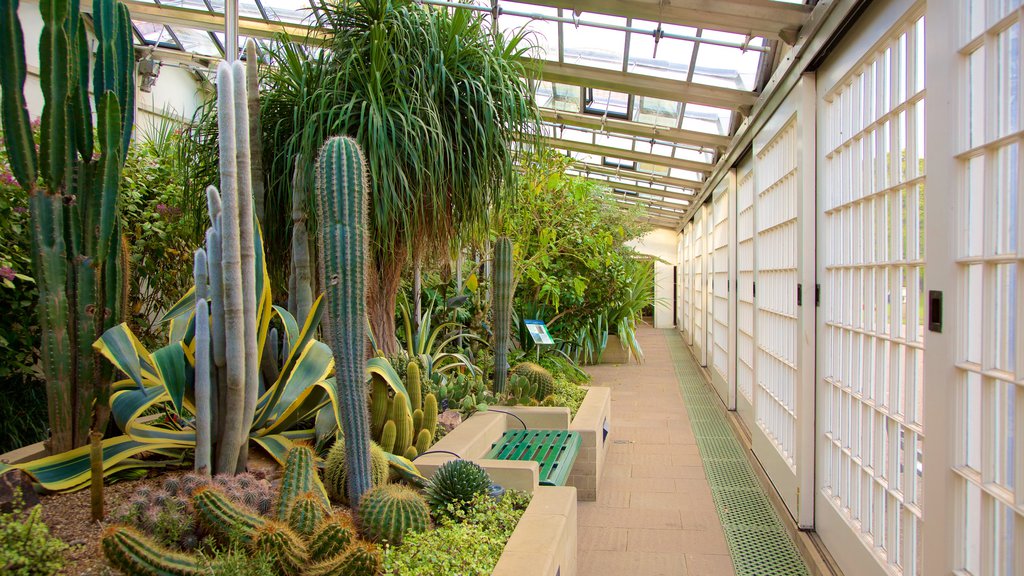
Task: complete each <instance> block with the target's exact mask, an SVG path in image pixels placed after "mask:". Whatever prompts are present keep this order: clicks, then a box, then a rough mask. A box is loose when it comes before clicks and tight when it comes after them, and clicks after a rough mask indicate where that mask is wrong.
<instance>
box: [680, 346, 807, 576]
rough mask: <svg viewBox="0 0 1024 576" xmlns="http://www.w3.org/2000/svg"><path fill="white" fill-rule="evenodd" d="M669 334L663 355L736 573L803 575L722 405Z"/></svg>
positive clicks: (793, 548) (743, 575) (797, 555)
mask: <svg viewBox="0 0 1024 576" xmlns="http://www.w3.org/2000/svg"><path fill="white" fill-rule="evenodd" d="M671 332H672V334H669V335H666V339H667V340H668V349H669V354H670V355H671V357H672V363H673V365H674V366H675V370H676V377H677V378H678V379H679V388H680V389H681V390H682V393H683V402H684V403H685V404H686V409H687V411H688V412H689V415H690V424H691V426H692V427H693V435H694V438H695V439H696V442H697V447H698V449H699V450H700V456H701V460H702V461H703V463H704V473H705V476H707V480H708V484H709V485H710V487H711V496H712V499H713V500H714V503H715V509H716V510H717V511H718V518H719V520H721V522H722V528H723V529H724V530H725V540H726V543H727V544H728V546H729V554H730V556H731V557H732V563H733V568H735V570H736V574H737V576H804V575H809V574H810V570H808V569H807V565H806V563H804V560H803V557H801V556H800V552H799V551H798V550H797V548H796V545H795V544H793V540H792V539H790V537H789V534H788V533H787V532H786V529H785V527H784V525H783V524H782V520H780V519H779V516H778V514H777V513H776V511H775V508H774V507H773V506H772V504H771V502H770V501H769V500H768V496H767V495H765V493H764V490H762V488H761V484H760V483H759V482H758V480H757V475H756V474H755V473H754V469H753V468H751V466H750V461H749V460H748V459H747V457H746V454H745V452H744V448H743V446H742V445H741V444H740V442H739V440H738V439H737V438H736V435H735V432H734V431H733V429H732V426H730V425H729V422H728V420H727V419H726V414H725V409H724V408H723V407H722V406H721V404H720V403H719V402H718V400H717V399H716V398H715V397H714V396H712V394H713V392H712V391H711V388H710V387H709V386H708V385H707V384H706V382H705V380H704V378H703V376H701V374H700V373H699V372H698V369H697V365H696V364H694V362H693V357H692V356H690V354H689V353H688V352H687V351H686V350H685V349H684V348H683V342H682V340H681V337H680V336H679V333H678V332H676V331H675V330H671Z"/></svg>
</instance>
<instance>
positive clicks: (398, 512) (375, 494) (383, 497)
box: [359, 484, 430, 544]
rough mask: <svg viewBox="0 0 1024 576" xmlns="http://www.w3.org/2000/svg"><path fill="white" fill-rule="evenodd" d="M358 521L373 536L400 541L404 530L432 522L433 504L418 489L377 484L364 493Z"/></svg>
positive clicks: (417, 527)
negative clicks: (431, 506) (431, 505)
mask: <svg viewBox="0 0 1024 576" xmlns="http://www.w3.org/2000/svg"><path fill="white" fill-rule="evenodd" d="M359 523H360V526H361V527H362V530H363V533H364V534H366V536H367V537H369V538H371V539H372V540H386V541H388V542H391V543H392V544H400V543H401V542H402V538H403V537H404V536H405V534H407V533H409V532H423V531H424V530H426V529H427V528H428V527H429V526H430V508H429V507H428V506H427V502H426V500H424V499H423V497H422V496H420V494H419V492H417V491H416V490H414V489H412V488H409V487H408V486H405V485H403V484H385V485H383V486H377V487H375V488H373V489H372V490H370V491H369V492H367V493H366V494H365V495H364V496H363V501H362V503H361V504H360V505H359Z"/></svg>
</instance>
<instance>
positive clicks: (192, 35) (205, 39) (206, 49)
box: [172, 26, 222, 57]
mask: <svg viewBox="0 0 1024 576" xmlns="http://www.w3.org/2000/svg"><path fill="white" fill-rule="evenodd" d="M172 29H173V30H174V35H175V36H177V37H178V40H181V44H182V46H184V47H185V50H186V51H188V52H193V53H195V54H202V55H203V56H218V57H219V56H222V54H221V51H220V49H219V48H218V47H217V45H216V44H214V42H213V39H212V38H210V35H209V33H207V32H205V31H203V30H196V29H194V28H184V27H182V26H174V27H173V28H172Z"/></svg>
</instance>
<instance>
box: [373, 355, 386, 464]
mask: <svg viewBox="0 0 1024 576" xmlns="http://www.w3.org/2000/svg"><path fill="white" fill-rule="evenodd" d="M388 400H389V399H388V383H387V382H385V381H384V379H383V378H381V377H380V376H378V375H376V374H374V375H373V376H372V377H371V379H370V433H371V434H373V437H374V438H380V437H381V434H382V433H383V432H384V424H385V423H386V422H387V421H388V412H389V410H388V408H389V404H388ZM381 444H383V442H381ZM389 451H390V450H389Z"/></svg>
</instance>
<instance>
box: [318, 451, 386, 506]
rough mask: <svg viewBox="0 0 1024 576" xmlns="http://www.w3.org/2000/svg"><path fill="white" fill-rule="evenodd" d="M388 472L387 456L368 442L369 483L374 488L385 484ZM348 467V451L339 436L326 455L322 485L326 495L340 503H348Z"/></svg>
mask: <svg viewBox="0 0 1024 576" xmlns="http://www.w3.org/2000/svg"><path fill="white" fill-rule="evenodd" d="M389 472H390V465H389V464H388V457H387V454H385V453H384V449H383V448H381V447H380V446H379V445H377V443H376V442H370V481H371V483H372V484H373V485H374V486H380V485H383V484H386V483H387V481H388V475H389ZM350 474H351V472H350V470H349V466H348V450H347V449H346V447H345V438H343V437H341V436H339V437H338V440H337V441H335V443H334V446H331V451H330V452H329V453H328V454H327V463H326V466H325V467H324V484H325V485H326V486H327V493H328V494H330V496H331V497H332V498H335V499H337V500H339V501H341V502H346V503H347V502H348V501H349V500H348V497H349V496H348V495H349V491H348V484H349V478H350Z"/></svg>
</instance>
